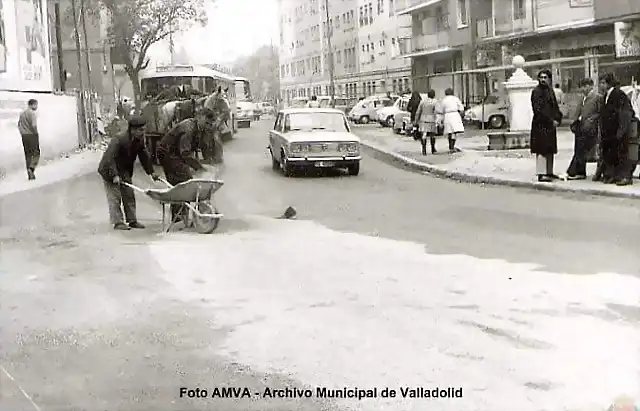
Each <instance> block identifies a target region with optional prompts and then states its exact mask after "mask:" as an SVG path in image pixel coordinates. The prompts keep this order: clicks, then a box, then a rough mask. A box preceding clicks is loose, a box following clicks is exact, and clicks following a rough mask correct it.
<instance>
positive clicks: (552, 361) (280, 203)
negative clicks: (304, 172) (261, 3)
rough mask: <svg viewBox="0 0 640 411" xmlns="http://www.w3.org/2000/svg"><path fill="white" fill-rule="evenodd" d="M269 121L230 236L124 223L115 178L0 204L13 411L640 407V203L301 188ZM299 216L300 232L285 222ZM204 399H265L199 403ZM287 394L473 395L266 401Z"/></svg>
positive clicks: (367, 183) (371, 186)
mask: <svg viewBox="0 0 640 411" xmlns="http://www.w3.org/2000/svg"><path fill="white" fill-rule="evenodd" d="M267 126H268V123H267V122H262V123H259V124H258V125H256V126H254V127H253V128H252V129H251V130H241V132H240V134H239V136H238V139H237V140H235V141H233V142H231V143H230V144H229V145H228V146H226V147H227V164H226V167H225V170H224V175H223V178H224V179H225V182H226V185H225V186H224V187H223V189H222V191H221V192H220V193H219V194H220V196H219V207H220V208H221V210H222V211H224V212H225V214H226V216H227V218H225V220H224V221H223V223H221V226H220V228H219V230H220V232H219V233H217V234H216V235H211V236H199V235H193V234H191V235H190V234H188V233H177V234H172V235H169V236H166V237H161V236H158V235H156V234H155V232H157V230H158V229H159V223H158V222H157V219H158V218H159V215H160V214H159V209H158V207H157V206H156V205H155V204H153V203H151V202H149V201H147V200H146V199H144V198H140V199H139V211H138V213H139V215H140V216H141V219H142V220H143V221H144V222H146V223H147V224H148V228H149V229H148V230H145V231H141V232H128V233H116V232H113V231H111V230H110V227H109V226H108V224H106V204H105V202H104V199H103V197H104V194H103V193H102V191H101V186H100V182H99V180H98V178H97V176H95V175H90V176H87V177H84V178H80V179H76V180H73V181H68V182H65V183H61V184H56V185H51V186H47V187H45V188H42V189H39V190H37V191H36V190H34V191H27V192H23V193H19V194H13V195H8V196H5V197H2V198H0V212H1V216H2V220H1V222H0V240H1V241H2V243H1V247H2V265H0V295H1V296H2V298H1V300H0V324H1V325H0V327H1V328H0V346H1V347H2V348H3V349H2V350H1V351H0V365H1V366H2V368H0V406H1V408H3V409H12V410H33V409H42V410H63V409H64V410H67V409H82V410H98V409H100V410H104V409H121V410H125V409H126V410H148V409H167V410H170V409H171V410H174V409H180V410H198V409H225V410H291V409H297V410H330V409H334V408H335V409H363V410H374V409H380V410H424V409H426V407H428V408H429V409H433V408H432V407H436V408H437V409H447V410H505V411H506V410H513V409H514V404H517V408H518V409H519V410H523V411H525V410H542V409H547V410H548V409H564V408H562V407H567V409H575V410H577V409H581V410H586V409H587V408H584V407H586V406H594V405H598V406H600V405H603V404H606V402H607V401H610V399H612V398H613V396H615V395H618V394H630V395H637V394H640V393H638V392H637V389H638V387H639V386H640V384H639V382H640V377H639V376H640V373H639V371H640V365H639V364H640V359H639V357H638V351H637V347H638V346H640V332H639V331H640V330H639V327H638V319H640V313H639V310H638V295H640V282H639V281H638V279H637V275H638V273H639V269H638V267H639V263H640V258H639V257H638V251H637V250H638V247H637V243H636V241H637V238H638V236H637V233H638V229H639V228H640V223H639V219H638V206H637V203H634V202H629V201H624V200H606V199H599V198H590V197H580V198H578V197H567V196H559V195H555V194H549V193H535V192H530V191H519V190H513V189H502V188H496V187H481V186H473V185H467V184H459V183H453V182H450V181H445V180H439V179H435V178H431V177H429V176H423V175H420V174H414V173H409V172H406V171H402V170H398V169H395V168H393V167H390V166H388V165H385V164H383V163H380V162H377V161H375V160H373V159H370V158H365V160H364V162H363V168H362V173H361V175H360V176H358V177H348V176H340V175H335V174H330V175H321V176H311V177H302V178H293V179H287V178H284V177H282V176H280V175H278V174H277V173H274V172H273V171H272V170H271V169H270V161H269V159H268V156H267V154H266V152H265V150H264V146H265V143H266V133H267ZM138 184H140V185H144V184H146V183H144V182H143V181H142V180H139V181H138ZM288 205H293V206H294V207H296V209H297V210H298V213H299V220H302V221H278V220H274V219H271V218H269V217H273V216H277V215H279V214H281V213H282V211H283V210H284V208H285V207H286V206H288ZM622 274H630V275H628V276H627V275H622ZM198 386H199V387H201V388H207V389H209V394H211V390H212V389H213V388H214V387H216V386H217V387H222V386H235V387H249V389H250V391H251V393H252V395H251V398H248V399H227V400H221V399H212V398H208V399H206V400H205V399H194V400H186V399H180V398H179V389H180V387H189V388H195V387H198ZM284 386H291V387H299V388H302V387H315V386H327V387H342V386H350V387H359V388H362V389H368V388H372V387H379V390H381V389H382V388H383V387H386V386H388V387H392V388H396V389H398V390H399V387H400V386H412V387H413V386H424V387H430V388H433V387H436V386H438V387H462V388H463V390H464V398H463V399H454V400H439V401H441V403H439V404H437V405H435V404H429V405H428V406H425V402H428V401H435V400H426V399H420V400H408V399H399V398H392V399H382V398H378V399H376V400H365V401H353V400H346V401H332V400H326V399H316V398H314V399H313V400H311V399H303V400H300V399H288V400H285V399H277V400H266V399H264V398H260V397H258V396H257V395H256V393H264V389H265V387H271V388H280V387H284ZM634 390H636V391H634ZM398 395H400V392H399V391H398ZM438 407H439V408H438ZM578 407H582V408H578ZM589 409H591V408H589Z"/></svg>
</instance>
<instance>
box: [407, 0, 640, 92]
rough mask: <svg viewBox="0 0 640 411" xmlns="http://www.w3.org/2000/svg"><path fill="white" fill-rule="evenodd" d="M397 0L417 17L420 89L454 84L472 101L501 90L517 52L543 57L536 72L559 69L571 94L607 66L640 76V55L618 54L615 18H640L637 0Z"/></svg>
mask: <svg viewBox="0 0 640 411" xmlns="http://www.w3.org/2000/svg"><path fill="white" fill-rule="evenodd" d="M397 1H398V4H397V13H398V14H409V15H411V16H412V38H411V41H410V46H409V48H410V53H409V54H408V56H409V57H411V59H412V74H413V80H414V85H415V87H416V88H417V89H420V90H426V89H428V88H433V89H435V90H436V91H437V92H438V93H439V94H442V92H443V91H444V89H445V88H447V87H453V88H454V90H455V92H456V93H457V94H458V95H460V96H462V97H464V98H465V100H466V101H467V102H471V101H474V100H478V99H479V98H482V97H483V96H485V95H487V94H500V93H502V87H501V86H502V82H503V81H505V80H506V78H507V77H508V76H509V75H510V73H511V70H510V69H509V67H508V66H509V65H510V63H511V58H512V57H513V56H514V55H517V54H520V55H522V56H524V57H525V59H526V60H527V61H529V62H533V61H536V62H537V63H535V64H538V67H530V68H529V69H528V70H529V72H530V73H529V74H531V75H533V74H535V73H534V72H535V71H537V70H538V69H539V68H542V67H548V68H550V69H552V72H553V75H554V82H555V83H558V84H560V85H561V86H562V87H563V88H564V89H565V91H571V90H575V89H576V84H577V82H578V81H579V79H581V78H583V77H596V76H597V75H598V72H599V71H602V70H614V71H616V72H617V74H618V75H619V76H620V78H621V79H622V81H623V82H624V81H625V80H626V81H630V76H631V73H632V72H634V71H635V72H636V75H635V76H636V77H638V76H639V75H640V70H639V69H640V67H639V66H638V62H639V59H640V56H628V57H625V58H619V57H618V58H616V56H615V39H614V30H613V22H614V21H618V20H633V19H634V18H636V19H637V18H638V15H639V13H638V7H639V6H638V2H636V1H634V0H612V1H608V0H397ZM599 9H600V10H601V11H600V12H598V11H597V10H599ZM612 10H617V11H612ZM638 54H640V53H638Z"/></svg>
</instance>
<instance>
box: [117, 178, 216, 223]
mask: <svg viewBox="0 0 640 411" xmlns="http://www.w3.org/2000/svg"><path fill="white" fill-rule="evenodd" d="M159 181H161V182H163V183H164V184H165V185H166V186H167V188H165V189H153V188H149V189H146V190H145V189H142V188H140V187H136V186H134V185H133V184H129V183H125V182H123V183H122V184H124V185H126V186H128V187H131V188H132V189H133V190H135V191H138V192H140V193H144V194H146V195H147V196H149V197H151V198H152V199H154V200H156V201H158V202H159V203H160V204H161V205H162V232H163V233H168V232H169V231H170V230H171V228H173V226H174V225H175V224H176V223H177V222H178V221H180V220H182V221H183V222H184V225H185V227H187V228H192V227H195V229H196V231H197V232H198V233H200V234H211V233H212V232H214V231H215V229H216V228H218V224H219V223H220V219H221V218H222V217H223V215H222V214H221V213H219V212H218V210H217V209H216V208H215V206H214V205H213V203H212V197H213V194H214V193H215V192H216V191H218V190H219V189H220V187H222V186H223V185H224V182H223V181H221V180H206V179H195V178H194V179H191V180H188V181H185V182H182V183H180V184H177V185H175V186H174V185H171V184H170V183H169V182H168V181H167V180H165V179H163V178H160V179H159ZM171 205H179V206H180V210H179V212H178V213H177V215H176V216H175V217H174V218H172V217H171V215H172V214H171V211H170V210H169V212H168V213H167V207H170V206H171ZM167 221H168V223H167ZM165 227H166V229H165Z"/></svg>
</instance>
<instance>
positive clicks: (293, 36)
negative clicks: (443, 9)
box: [279, 0, 411, 101]
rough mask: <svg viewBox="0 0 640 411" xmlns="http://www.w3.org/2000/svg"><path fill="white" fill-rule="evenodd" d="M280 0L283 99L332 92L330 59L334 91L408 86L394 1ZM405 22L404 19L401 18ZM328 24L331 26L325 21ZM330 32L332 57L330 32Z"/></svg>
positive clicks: (402, 29)
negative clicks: (330, 86)
mask: <svg viewBox="0 0 640 411" xmlns="http://www.w3.org/2000/svg"><path fill="white" fill-rule="evenodd" d="M328 3H329V10H328V14H329V18H328V22H327V10H326V9H325V1H324V0H280V2H279V16H280V53H279V54H280V55H279V57H280V77H281V82H280V84H281V86H280V87H281V95H282V96H283V98H284V99H285V101H290V100H291V99H292V98H295V97H310V96H311V95H327V94H329V92H330V90H329V82H330V78H329V61H330V60H329V59H330V58H331V57H332V58H333V62H334V76H335V77H334V79H335V85H336V90H335V91H336V95H338V96H343V97H350V98H355V97H361V96H366V95H370V94H373V93H383V92H387V91H389V92H392V91H400V90H404V89H406V88H407V87H408V86H409V82H410V74H411V69H410V60H409V59H407V58H404V57H403V55H404V54H406V53H402V52H401V48H400V47H401V41H400V38H401V37H409V36H410V34H411V30H410V27H409V25H408V24H407V21H408V18H405V22H404V23H403V24H398V19H397V16H396V14H395V6H394V0H375V2H373V1H366V0H329V2H328ZM401 20H402V19H401ZM327 23H328V24H327ZM329 35H330V36H331V46H332V47H331V49H332V50H333V55H332V56H330V55H329V47H328V40H329V39H328V36H329Z"/></svg>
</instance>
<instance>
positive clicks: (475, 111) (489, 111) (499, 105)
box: [464, 96, 509, 128]
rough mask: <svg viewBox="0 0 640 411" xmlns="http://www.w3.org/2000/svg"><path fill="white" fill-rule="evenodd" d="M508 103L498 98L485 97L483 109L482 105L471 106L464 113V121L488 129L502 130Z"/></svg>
mask: <svg viewBox="0 0 640 411" xmlns="http://www.w3.org/2000/svg"><path fill="white" fill-rule="evenodd" d="M508 110H509V107H508V103H507V102H506V101H505V100H504V99H503V98H500V97H498V96H487V98H486V100H485V103H484V108H483V105H482V104H478V105H475V106H472V107H471V108H469V109H468V110H467V111H465V113H464V121H465V122H467V123H470V124H476V125H481V124H482V123H484V124H485V125H486V126H487V127H488V128H503V127H506V125H507V118H508Z"/></svg>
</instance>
